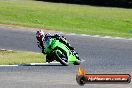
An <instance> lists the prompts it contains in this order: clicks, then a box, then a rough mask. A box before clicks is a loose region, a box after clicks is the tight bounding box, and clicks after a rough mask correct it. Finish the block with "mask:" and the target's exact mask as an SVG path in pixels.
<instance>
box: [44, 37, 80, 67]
mask: <svg viewBox="0 0 132 88" xmlns="http://www.w3.org/2000/svg"><path fill="white" fill-rule="evenodd" d="M44 45H45V49H44V52H45V53H46V61H47V62H49V63H50V62H52V61H54V60H56V61H57V62H60V63H61V64H62V65H64V66H68V65H69V64H74V65H79V64H80V63H81V60H80V59H79V57H78V53H76V52H73V51H71V50H70V49H69V48H68V47H67V46H66V45H65V44H63V43H61V42H60V41H59V40H57V39H55V38H48V39H46V40H45V42H44Z"/></svg>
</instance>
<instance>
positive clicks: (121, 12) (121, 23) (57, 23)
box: [0, 0, 132, 37]
mask: <svg viewBox="0 0 132 88" xmlns="http://www.w3.org/2000/svg"><path fill="white" fill-rule="evenodd" d="M0 24H13V25H19V26H26V27H34V28H44V29H49V30H57V31H64V32H72V33H79V34H80V33H84V34H91V35H95V34H97V35H103V36H104V35H110V36H119V37H132V33H130V32H129V31H130V30H132V9H123V8H110V7H107V8H106V7H93V6H86V5H72V4H57V3H48V2H39V1H30V0H29V1H26V0H24V1H22V0H21V1H20V0H15V1H11V0H8V1H4V0H2V1H0Z"/></svg>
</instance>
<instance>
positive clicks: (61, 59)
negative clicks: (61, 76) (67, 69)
mask: <svg viewBox="0 0 132 88" xmlns="http://www.w3.org/2000/svg"><path fill="white" fill-rule="evenodd" d="M55 58H56V60H57V61H59V62H60V63H61V64H62V65H64V66H68V63H67V62H68V59H67V57H66V56H65V54H64V53H63V52H62V53H60V52H59V51H55Z"/></svg>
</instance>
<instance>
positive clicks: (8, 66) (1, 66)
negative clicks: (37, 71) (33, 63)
mask: <svg viewBox="0 0 132 88" xmlns="http://www.w3.org/2000/svg"><path fill="white" fill-rule="evenodd" d="M16 66H19V65H0V67H16Z"/></svg>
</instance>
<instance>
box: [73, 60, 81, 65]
mask: <svg viewBox="0 0 132 88" xmlns="http://www.w3.org/2000/svg"><path fill="white" fill-rule="evenodd" d="M73 64H74V65H80V64H81V60H78V59H77V60H76V61H75V62H74V63H73Z"/></svg>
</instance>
